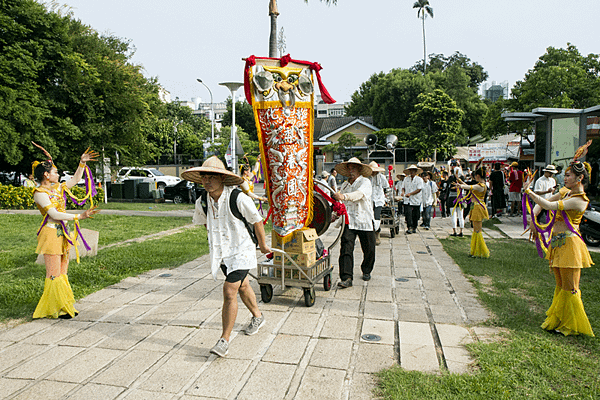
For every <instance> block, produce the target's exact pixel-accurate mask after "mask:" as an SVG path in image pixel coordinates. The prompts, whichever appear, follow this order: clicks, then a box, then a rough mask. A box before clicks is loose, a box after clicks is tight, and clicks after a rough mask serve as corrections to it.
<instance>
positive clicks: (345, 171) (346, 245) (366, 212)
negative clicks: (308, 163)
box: [333, 157, 375, 289]
mask: <svg viewBox="0 0 600 400" xmlns="http://www.w3.org/2000/svg"><path fill="white" fill-rule="evenodd" d="M335 169H336V171H338V172H339V173H340V174H342V175H344V176H345V177H347V178H348V180H347V181H345V182H344V183H342V186H341V188H340V191H339V192H336V193H334V194H333V198H334V199H335V200H337V201H342V202H344V205H345V206H346V211H347V213H348V224H346V225H345V226H344V231H343V232H342V238H341V244H340V258H339V263H340V280H341V282H340V283H339V284H338V286H339V287H340V288H342V289H343V288H347V287H350V286H352V279H353V277H354V244H355V242H356V237H357V236H358V240H359V241H360V247H361V249H362V252H363V262H362V264H361V266H360V269H361V271H362V273H363V275H362V279H363V280H365V281H368V280H370V279H371V272H373V267H374V265H375V232H374V231H373V203H372V186H371V181H370V180H369V178H370V177H371V175H372V174H373V170H372V169H371V167H370V166H368V165H365V164H363V163H361V162H360V160H359V159H358V158H356V157H352V158H351V159H350V160H348V161H345V162H342V163H339V164H338V165H336V166H335Z"/></svg>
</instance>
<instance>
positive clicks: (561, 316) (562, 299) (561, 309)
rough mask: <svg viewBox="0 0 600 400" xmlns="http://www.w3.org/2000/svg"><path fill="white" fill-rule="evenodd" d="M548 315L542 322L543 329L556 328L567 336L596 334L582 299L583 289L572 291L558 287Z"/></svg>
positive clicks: (550, 329) (547, 312) (551, 329)
mask: <svg viewBox="0 0 600 400" xmlns="http://www.w3.org/2000/svg"><path fill="white" fill-rule="evenodd" d="M546 315H547V318H546V320H545V321H544V323H543V324H542V328H543V329H546V330H548V331H553V330H556V331H558V332H560V333H562V334H563V335H565V336H568V335H588V336H594V332H593V331H592V326H591V325H590V321H589V320H588V317H587V315H586V313H585V309H584V308H583V302H582V301H581V290H580V291H578V292H577V293H572V292H571V291H570V290H562V289H560V288H558V287H556V288H555V289H554V298H553V299H552V305H551V306H550V308H549V309H548V311H546Z"/></svg>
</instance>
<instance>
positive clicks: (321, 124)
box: [314, 117, 373, 141]
mask: <svg viewBox="0 0 600 400" xmlns="http://www.w3.org/2000/svg"><path fill="white" fill-rule="evenodd" d="M357 119H360V120H362V121H364V122H366V123H368V124H371V125H373V117H329V118H315V130H314V140H315V141H319V140H320V139H321V138H322V137H323V136H325V135H327V134H328V133H330V132H333V131H335V130H336V129H339V128H341V127H342V126H344V125H348V124H349V123H351V122H352V121H355V120H357Z"/></svg>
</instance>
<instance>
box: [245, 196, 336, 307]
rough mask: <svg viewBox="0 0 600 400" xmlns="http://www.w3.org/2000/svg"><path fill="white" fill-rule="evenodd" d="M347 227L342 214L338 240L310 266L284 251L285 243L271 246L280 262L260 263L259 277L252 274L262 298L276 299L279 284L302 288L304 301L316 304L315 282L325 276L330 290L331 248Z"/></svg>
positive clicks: (325, 282) (310, 305)
mask: <svg viewBox="0 0 600 400" xmlns="http://www.w3.org/2000/svg"><path fill="white" fill-rule="evenodd" d="M321 185H323V184H321ZM327 188H328V186H327ZM330 190H331V189H330ZM327 226H329V223H327ZM344 226H345V221H344V216H341V226H340V231H339V233H338V235H337V237H336V239H335V241H334V242H333V243H332V244H331V245H330V246H329V247H328V248H327V254H325V255H323V256H322V257H321V258H319V259H318V260H317V261H316V262H314V263H312V264H311V265H309V266H307V267H304V266H301V265H298V263H296V261H294V260H293V259H292V257H291V256H290V254H289V253H286V252H285V246H283V247H284V248H283V249H272V250H273V252H275V253H280V254H281V255H282V257H281V261H277V262H276V261H275V260H269V261H262V262H259V263H258V267H257V272H258V273H257V276H256V277H254V276H253V277H254V278H255V279H256V280H257V282H258V284H259V285H260V296H261V299H262V301H263V302H265V303H269V302H270V301H271V300H272V299H273V285H278V284H280V285H281V287H282V288H286V287H301V288H302V289H303V290H304V304H305V305H306V306H307V307H312V306H313V305H314V304H315V298H316V296H315V284H316V283H317V282H318V281H319V280H321V279H323V289H325V291H329V290H330V289H331V283H332V272H333V267H332V266H331V251H332V249H333V248H334V247H335V245H336V244H337V243H338V242H339V241H340V239H341V237H342V233H343V232H344ZM324 229H325V230H326V229H327V227H324ZM322 233H323V231H321V232H320V234H322Z"/></svg>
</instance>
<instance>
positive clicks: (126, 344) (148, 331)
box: [98, 324, 160, 350]
mask: <svg viewBox="0 0 600 400" xmlns="http://www.w3.org/2000/svg"><path fill="white" fill-rule="evenodd" d="M159 329H160V326H155V325H137V324H134V325H125V326H124V327H123V329H121V330H119V331H117V332H116V333H115V334H113V335H112V336H110V337H109V338H107V339H106V340H104V341H102V342H101V343H100V344H98V347H103V348H105V349H115V350H127V349H129V348H131V347H132V346H134V345H135V344H137V343H138V342H141V341H142V340H144V339H146V338H147V337H148V336H150V335H152V334H153V333H154V332H156V331H158V330H159Z"/></svg>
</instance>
